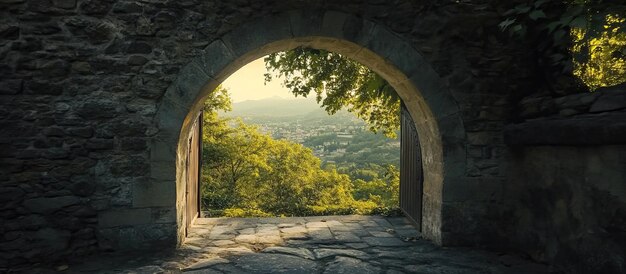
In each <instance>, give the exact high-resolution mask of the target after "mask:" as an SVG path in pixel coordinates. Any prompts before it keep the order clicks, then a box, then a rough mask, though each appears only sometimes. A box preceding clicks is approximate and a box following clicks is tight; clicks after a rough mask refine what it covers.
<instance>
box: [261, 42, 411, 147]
mask: <svg viewBox="0 0 626 274" xmlns="http://www.w3.org/2000/svg"><path fill="white" fill-rule="evenodd" d="M264 61H265V66H266V68H267V70H268V71H271V72H272V73H266V74H265V80H266V82H268V81H272V80H273V79H274V78H275V77H278V78H282V80H283V85H284V86H285V87H287V88H289V89H290V90H291V92H292V93H293V94H294V95H296V96H303V97H308V96H311V95H315V96H316V97H315V98H316V99H317V102H318V103H321V105H322V107H323V108H324V109H325V110H326V111H327V112H328V113H329V114H334V113H336V112H337V111H339V110H340V109H342V108H345V109H347V110H348V111H350V112H353V113H355V114H356V115H357V116H358V117H359V118H361V119H363V120H364V121H365V122H366V123H367V124H368V125H369V129H370V130H372V131H374V132H379V131H380V132H383V133H384V134H385V135H387V136H390V137H393V136H395V134H396V130H397V129H398V128H399V126H400V118H399V115H400V98H399V97H398V95H397V93H396V91H395V90H394V89H393V87H391V85H390V84H389V83H388V82H387V81H386V80H385V79H383V78H382V77H381V76H380V75H378V74H376V73H375V72H373V71H372V70H371V69H369V68H367V67H365V66H363V65H361V64H360V63H358V62H355V61H352V60H350V59H348V58H346V57H344V56H342V55H340V54H337V53H333V52H329V51H326V50H320V49H313V48H305V47H298V48H295V49H293V50H289V51H284V52H277V53H273V54H270V55H268V56H267V57H265V59H264Z"/></svg>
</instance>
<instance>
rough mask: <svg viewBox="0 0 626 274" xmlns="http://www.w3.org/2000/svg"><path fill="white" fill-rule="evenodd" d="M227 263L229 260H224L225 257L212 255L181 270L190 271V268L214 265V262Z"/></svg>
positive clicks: (195, 268) (196, 268)
mask: <svg viewBox="0 0 626 274" xmlns="http://www.w3.org/2000/svg"><path fill="white" fill-rule="evenodd" d="M227 263H230V261H229V260H226V259H224V258H222V257H213V258H209V259H206V260H202V261H199V262H196V263H194V264H192V265H190V266H188V267H186V268H184V269H183V271H184V272H187V271H191V270H198V269H203V268H208V267H211V266H214V265H216V264H227Z"/></svg>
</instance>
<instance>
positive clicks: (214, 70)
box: [194, 40, 235, 79]
mask: <svg viewBox="0 0 626 274" xmlns="http://www.w3.org/2000/svg"><path fill="white" fill-rule="evenodd" d="M234 60H235V56H234V55H233V52H232V50H231V49H230V48H228V46H226V44H225V43H224V41H222V40H215V41H213V42H211V43H210V44H209V45H208V46H206V47H205V48H204V50H203V51H202V54H201V55H200V56H198V57H196V58H195V59H194V61H195V62H196V63H197V65H198V66H199V67H200V68H201V69H202V70H203V71H204V73H206V75H208V76H209V77H211V78H213V79H215V78H217V77H218V75H219V74H220V73H222V72H223V71H224V69H226V67H227V66H228V65H229V64H231V63H232V62H233V61H234Z"/></svg>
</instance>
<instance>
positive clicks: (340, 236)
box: [335, 232, 361, 243]
mask: <svg viewBox="0 0 626 274" xmlns="http://www.w3.org/2000/svg"><path fill="white" fill-rule="evenodd" d="M335 239H336V240H337V241H340V242H346V243H347V242H360V241H361V238H359V236H357V235H355V234H354V233H350V232H335Z"/></svg>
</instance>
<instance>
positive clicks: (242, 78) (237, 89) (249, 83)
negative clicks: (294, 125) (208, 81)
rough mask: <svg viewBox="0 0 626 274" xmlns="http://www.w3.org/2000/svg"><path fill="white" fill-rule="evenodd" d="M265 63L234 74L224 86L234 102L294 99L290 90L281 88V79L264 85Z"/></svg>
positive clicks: (258, 63) (254, 63)
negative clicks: (268, 98)
mask: <svg viewBox="0 0 626 274" xmlns="http://www.w3.org/2000/svg"><path fill="white" fill-rule="evenodd" d="M265 72H266V71H265V63H264V62H263V58H259V59H257V60H255V61H252V62H250V63H249V64H247V65H245V66H244V67H242V68H241V69H239V70H238V71H236V72H235V73H233V74H232V75H231V76H230V77H228V79H226V81H224V82H223V83H222V86H223V87H225V88H227V89H228V91H229V93H230V95H231V98H232V100H233V102H241V101H245V100H257V99H262V98H267V97H275V96H278V97H282V98H294V96H293V94H291V93H290V92H289V89H287V88H284V87H282V86H281V84H280V83H282V81H281V80H280V79H274V80H273V81H271V82H269V83H267V85H265V84H264V81H265V77H264V76H263V74H265Z"/></svg>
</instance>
